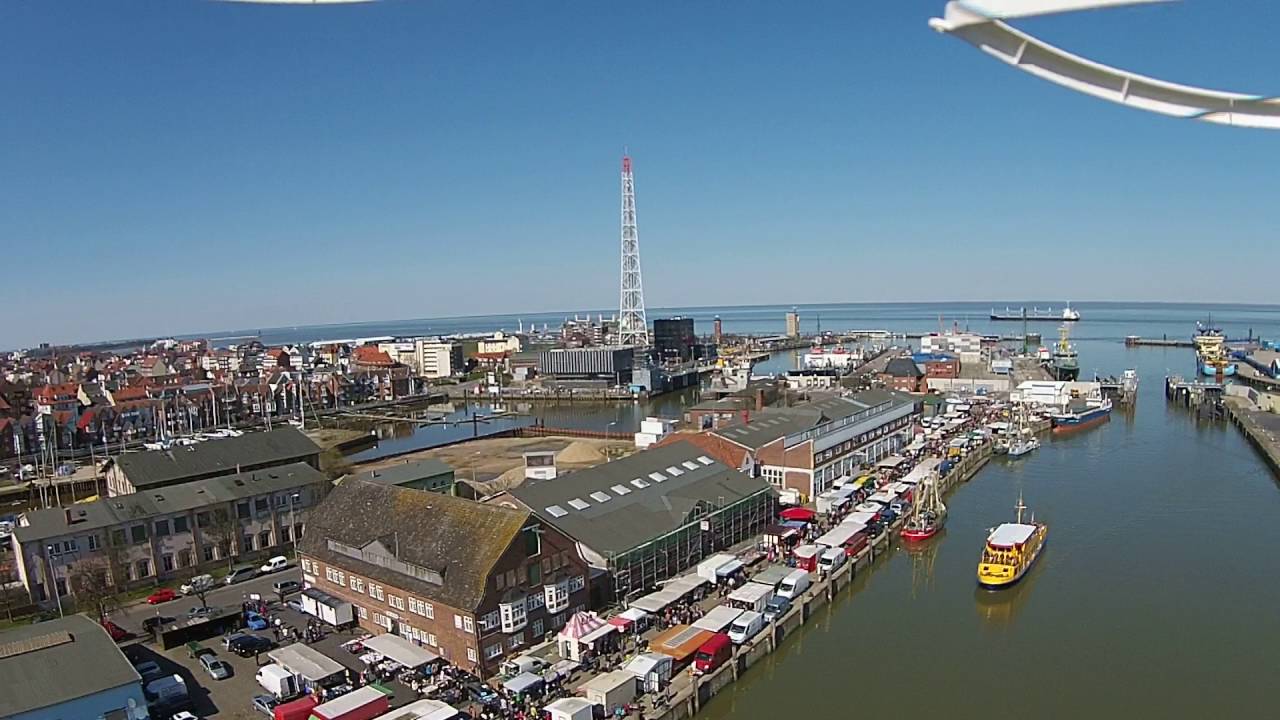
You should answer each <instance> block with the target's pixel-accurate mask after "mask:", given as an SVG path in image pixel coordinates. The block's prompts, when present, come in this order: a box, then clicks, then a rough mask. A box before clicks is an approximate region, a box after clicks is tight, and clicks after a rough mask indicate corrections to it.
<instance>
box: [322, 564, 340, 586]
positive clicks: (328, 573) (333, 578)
mask: <svg viewBox="0 0 1280 720" xmlns="http://www.w3.org/2000/svg"><path fill="white" fill-rule="evenodd" d="M324 579H325V580H328V581H329V582H331V583H336V582H338V571H337V570H334V569H333V568H331V567H325V569H324Z"/></svg>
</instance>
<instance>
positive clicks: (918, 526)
mask: <svg viewBox="0 0 1280 720" xmlns="http://www.w3.org/2000/svg"><path fill="white" fill-rule="evenodd" d="M920 485H921V486H922V487H920V488H919V494H920V497H919V498H918V500H919V502H917V503H915V504H914V505H912V506H911V514H909V515H908V516H907V521H906V523H905V524H904V525H903V526H902V539H903V540H907V541H915V542H919V541H921V540H928V539H929V538H931V537H933V536H934V535H936V534H937V532H938V531H939V530H941V529H942V526H943V525H944V524H945V523H946V521H947V506H946V505H943V504H942V498H940V497H938V474H937V472H936V471H935V472H933V473H931V474H930V475H929V477H927V478H925V479H924V480H923V481H922V482H921V483H920Z"/></svg>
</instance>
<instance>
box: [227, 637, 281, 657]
mask: <svg viewBox="0 0 1280 720" xmlns="http://www.w3.org/2000/svg"><path fill="white" fill-rule="evenodd" d="M275 645H276V644H275V643H274V642H272V640H271V638H268V637H263V636H261V635H240V636H239V637H236V638H234V639H233V640H232V641H231V642H230V644H229V645H228V646H227V649H228V650H230V651H231V652H233V653H235V654H237V655H239V656H240V657H253V656H254V655H260V654H262V653H264V652H266V651H268V650H270V649H271V648H273V647H275Z"/></svg>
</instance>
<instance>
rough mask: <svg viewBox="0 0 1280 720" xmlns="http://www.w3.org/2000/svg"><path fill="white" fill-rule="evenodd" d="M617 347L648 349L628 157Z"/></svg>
mask: <svg viewBox="0 0 1280 720" xmlns="http://www.w3.org/2000/svg"><path fill="white" fill-rule="evenodd" d="M618 344H620V345H634V346H635V347H638V348H642V347H648V346H649V322H648V320H647V319H645V316H644V285H643V284H642V283H641V281H640V236H639V234H638V233H637V232H636V187H635V181H634V180H633V179H632V177H631V158H630V157H629V156H626V155H624V156H623V157H622V295H621V300H620V303H619V306H618Z"/></svg>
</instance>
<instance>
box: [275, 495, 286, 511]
mask: <svg viewBox="0 0 1280 720" xmlns="http://www.w3.org/2000/svg"><path fill="white" fill-rule="evenodd" d="M271 502H272V504H274V505H275V506H276V507H278V508H282V507H284V506H285V505H288V504H289V496H288V495H276V496H275V497H274V498H272V500H271Z"/></svg>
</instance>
